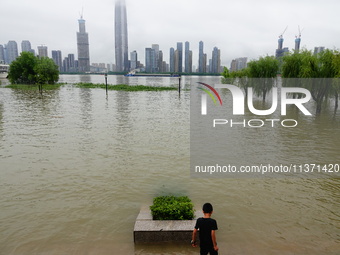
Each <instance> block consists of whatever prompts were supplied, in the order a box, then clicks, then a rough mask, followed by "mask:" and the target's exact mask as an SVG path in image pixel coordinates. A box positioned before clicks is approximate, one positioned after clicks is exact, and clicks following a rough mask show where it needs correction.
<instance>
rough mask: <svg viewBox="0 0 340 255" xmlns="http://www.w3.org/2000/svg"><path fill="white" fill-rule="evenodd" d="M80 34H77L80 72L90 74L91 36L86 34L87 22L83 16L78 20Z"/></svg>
mask: <svg viewBox="0 0 340 255" xmlns="http://www.w3.org/2000/svg"><path fill="white" fill-rule="evenodd" d="M78 23H79V32H77V48H78V65H79V67H78V71H79V72H81V73H84V72H90V46H89V35H88V33H86V29H85V20H84V19H83V16H81V17H80V19H79V20H78Z"/></svg>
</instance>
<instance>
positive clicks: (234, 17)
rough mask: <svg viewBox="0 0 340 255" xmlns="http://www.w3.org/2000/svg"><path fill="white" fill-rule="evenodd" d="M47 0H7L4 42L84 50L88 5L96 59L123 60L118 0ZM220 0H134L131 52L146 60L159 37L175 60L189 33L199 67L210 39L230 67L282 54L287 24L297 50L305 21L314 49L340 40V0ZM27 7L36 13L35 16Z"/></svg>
mask: <svg viewBox="0 0 340 255" xmlns="http://www.w3.org/2000/svg"><path fill="white" fill-rule="evenodd" d="M40 2H41V1H40V0H33V1H30V2H29V3H28V2H25V1H22V0H18V1H16V2H15V3H13V1H12V2H11V1H7V0H5V1H4V3H2V8H1V10H0V19H1V20H2V21H3V22H4V20H6V23H7V22H8V24H10V25H9V26H6V27H5V28H3V29H2V33H1V35H0V44H6V43H7V42H8V41H10V40H14V41H16V42H17V43H20V42H21V41H23V40H29V41H30V42H31V43H32V48H33V49H37V46H38V45H47V46H48V50H49V53H48V54H49V56H50V57H51V51H52V50H61V51H62V52H63V55H65V56H66V55H67V54H69V53H76V52H77V42H76V36H75V31H77V25H78V24H77V23H76V22H75V20H77V19H78V18H79V12H80V10H81V9H82V7H84V19H85V20H86V24H87V32H88V33H89V35H90V38H89V40H90V58H91V62H97V63H100V62H104V63H115V53H114V51H115V50H114V4H115V1H114V0H110V1H106V0H105V1H103V3H101V5H98V4H94V3H92V2H91V1H84V0H82V1H80V0H79V1H78V0H76V1H74V2H64V0H61V1H60V2H58V3H52V4H51V8H48V9H42V8H40V5H39V4H40ZM212 2H213V3H211V2H210V3H208V2H207V1H201V0H198V1H192V0H188V1H186V2H185V3H182V1H177V0H174V1H168V0H164V1H161V2H159V1H155V0H145V1H136V0H126V5H127V18H128V27H129V31H128V34H129V45H128V47H129V51H128V54H130V53H131V52H133V51H136V52H137V53H138V59H139V60H141V61H143V60H144V59H145V56H144V55H145V48H147V47H149V45H152V44H158V45H159V47H160V49H162V50H163V54H164V56H163V59H164V60H166V61H167V62H169V58H170V50H169V49H170V48H171V47H174V48H177V47H176V44H177V42H183V44H184V43H185V42H186V41H188V42H190V50H192V52H193V60H192V64H193V65H194V66H196V67H198V55H199V54H198V52H199V42H200V41H203V42H204V52H205V53H207V54H208V58H210V57H211V56H210V54H211V52H212V50H213V48H214V47H218V48H219V49H220V50H221V65H223V66H227V67H229V66H230V63H231V61H232V60H233V59H236V58H240V57H247V58H248V60H251V59H256V58H258V57H260V56H264V55H267V54H268V55H275V50H276V49H277V40H278V36H279V35H280V33H281V32H282V31H283V29H284V28H285V27H286V26H287V25H288V29H287V31H286V33H285V34H284V36H283V38H284V43H283V44H284V46H283V47H288V48H289V50H293V49H294V46H295V36H296V35H297V34H298V25H300V27H301V28H304V30H303V32H302V36H301V48H303V47H306V48H307V49H309V50H313V49H314V47H316V46H317V47H318V46H324V47H326V48H331V49H333V48H334V47H335V48H339V46H340V38H339V36H337V35H338V34H339V28H338V26H337V24H338V23H339V21H340V18H339V16H338V15H337V13H336V10H337V9H338V8H337V7H340V3H339V2H338V1H333V0H325V1H323V2H316V1H304V0H300V1H298V3H297V1H291V0H288V1H285V2H284V3H281V2H279V1H263V0H262V1H257V2H256V4H255V3H254V2H251V1H246V0H243V1H242V0H241V1H238V2H237V3H233V2H229V1H220V0H214V1H212ZM66 3H67V5H66ZM63 4H64V5H63ZM63 6H68V7H67V8H65V7H63ZM26 13H28V14H29V15H28V16H27V17H26V16H25V15H26ZM59 13H63V15H62V16H60V15H59ZM315 13H317V14H319V15H315ZM18 16H20V17H21V18H24V19H25V28H24V27H22V25H21V24H20V23H19V24H18V22H15V19H16V18H17V17H18ZM41 21H43V22H41ZM18 46H19V45H18ZM183 51H184V47H183ZM184 58H185V57H184V56H183V65H184Z"/></svg>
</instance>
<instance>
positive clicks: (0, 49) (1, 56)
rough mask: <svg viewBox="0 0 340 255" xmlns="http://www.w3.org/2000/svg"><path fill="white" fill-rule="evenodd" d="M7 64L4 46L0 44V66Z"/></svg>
mask: <svg viewBox="0 0 340 255" xmlns="http://www.w3.org/2000/svg"><path fill="white" fill-rule="evenodd" d="M4 63H5V51H4V46H3V45H1V44H0V64H4Z"/></svg>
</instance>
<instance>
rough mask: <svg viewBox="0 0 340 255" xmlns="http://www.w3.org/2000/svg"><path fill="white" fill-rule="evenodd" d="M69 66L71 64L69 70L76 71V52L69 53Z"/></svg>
mask: <svg viewBox="0 0 340 255" xmlns="http://www.w3.org/2000/svg"><path fill="white" fill-rule="evenodd" d="M67 58H68V66H69V72H76V71H77V70H76V61H75V58H74V54H68V56H67Z"/></svg>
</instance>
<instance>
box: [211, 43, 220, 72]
mask: <svg viewBox="0 0 340 255" xmlns="http://www.w3.org/2000/svg"><path fill="white" fill-rule="evenodd" d="M220 66H221V50H220V49H218V48H217V47H214V49H213V52H212V59H211V73H220V72H221V70H220Z"/></svg>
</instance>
